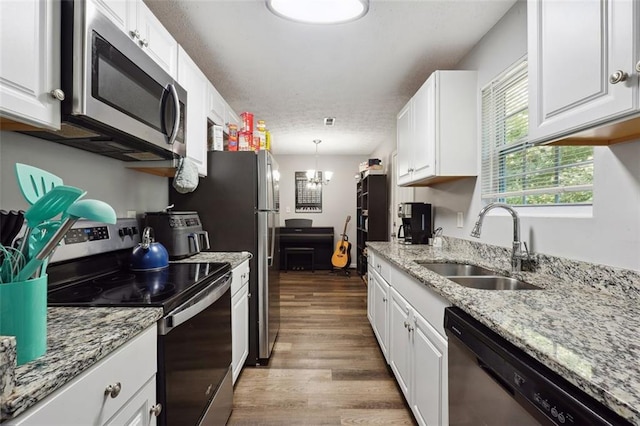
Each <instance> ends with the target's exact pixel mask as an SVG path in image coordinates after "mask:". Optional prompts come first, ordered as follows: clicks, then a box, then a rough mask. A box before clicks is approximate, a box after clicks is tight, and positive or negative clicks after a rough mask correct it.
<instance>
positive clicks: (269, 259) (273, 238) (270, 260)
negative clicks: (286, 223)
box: [267, 223, 276, 267]
mask: <svg viewBox="0 0 640 426" xmlns="http://www.w3.org/2000/svg"><path fill="white" fill-rule="evenodd" d="M275 248H276V224H275V223H274V224H273V226H272V227H271V249H270V256H268V257H267V262H268V265H269V266H270V267H271V266H273V254H274V251H275Z"/></svg>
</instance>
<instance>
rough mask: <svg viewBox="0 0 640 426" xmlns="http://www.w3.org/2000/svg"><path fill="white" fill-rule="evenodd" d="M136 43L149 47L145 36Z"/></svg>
mask: <svg viewBox="0 0 640 426" xmlns="http://www.w3.org/2000/svg"><path fill="white" fill-rule="evenodd" d="M138 43H140V46H144V47H149V42H148V41H147V39H146V38H145V39H144V40H140V41H139V42H138Z"/></svg>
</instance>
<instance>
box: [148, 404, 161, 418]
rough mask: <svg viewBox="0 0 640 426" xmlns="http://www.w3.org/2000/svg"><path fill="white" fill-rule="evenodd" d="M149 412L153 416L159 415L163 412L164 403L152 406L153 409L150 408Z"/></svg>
mask: <svg viewBox="0 0 640 426" xmlns="http://www.w3.org/2000/svg"><path fill="white" fill-rule="evenodd" d="M149 413H150V414H151V415H152V416H155V417H158V416H159V415H160V413H162V404H156V405H154V406H152V407H151V409H150V410H149Z"/></svg>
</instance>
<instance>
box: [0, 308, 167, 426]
mask: <svg viewBox="0 0 640 426" xmlns="http://www.w3.org/2000/svg"><path fill="white" fill-rule="evenodd" d="M161 317H162V308H47V324H48V327H47V353H46V354H45V355H43V356H42V357H40V358H37V359H35V360H34V361H31V362H29V363H26V364H24V365H21V366H19V367H17V368H16V369H15V386H14V388H13V392H12V393H10V394H9V395H7V396H6V397H4V398H2V400H1V405H0V410H1V411H0V413H1V414H2V416H1V419H2V420H4V419H8V418H12V417H15V416H17V415H18V414H20V413H22V412H24V411H25V410H27V409H28V408H29V407H31V406H33V405H34V404H36V403H37V402H38V401H40V400H42V399H43V398H45V397H46V396H47V395H49V394H51V393H52V392H54V391H55V390H56V389H58V388H60V387H61V386H62V385H64V384H65V383H67V382H69V381H71V380H72V379H74V378H75V377H76V376H77V375H78V374H80V373H82V372H83V371H85V370H86V369H88V368H89V367H91V366H92V365H94V364H95V363H96V362H98V361H99V360H101V359H102V358H104V357H106V356H107V355H109V354H110V353H111V352H113V351H114V350H115V349H117V348H119V347H120V346H122V345H123V344H124V343H126V342H127V341H129V340H130V339H131V338H133V337H134V336H136V335H137V334H138V333H140V332H141V331H143V330H144V329H146V328H147V327H149V326H151V325H153V324H155V322H156V321H157V320H158V319H160V318H161ZM4 374H6V372H4V373H3V376H2V377H3V381H4ZM9 374H10V373H9Z"/></svg>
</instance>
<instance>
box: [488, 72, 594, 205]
mask: <svg viewBox="0 0 640 426" xmlns="http://www.w3.org/2000/svg"><path fill="white" fill-rule="evenodd" d="M527 85H528V81H527V61H526V60H522V61H520V62H519V63H517V64H516V65H514V66H513V67H511V68H510V69H509V70H507V71H506V72H504V73H503V74H502V75H501V76H499V77H498V78H496V79H495V80H494V81H492V82H491V83H490V84H488V85H487V86H486V87H485V88H483V90H482V198H483V200H484V201H486V202H495V201H499V202H504V203H508V204H511V205H550V204H591V202H592V200H593V148H592V147H588V146H562V147H560V146H530V145H529V144H528V142H527V134H528V126H529V111H528V93H527V90H528V88H527Z"/></svg>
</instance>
